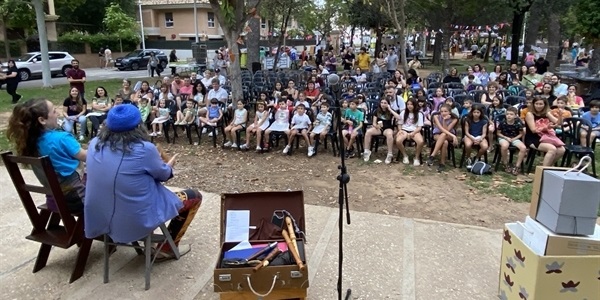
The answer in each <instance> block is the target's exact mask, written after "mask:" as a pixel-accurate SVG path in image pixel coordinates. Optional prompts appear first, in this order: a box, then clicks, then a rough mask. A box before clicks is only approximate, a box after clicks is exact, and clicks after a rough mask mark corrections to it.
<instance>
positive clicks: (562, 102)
mask: <svg viewBox="0 0 600 300" xmlns="http://www.w3.org/2000/svg"><path fill="white" fill-rule="evenodd" d="M555 102H556V108H554V109H553V110H551V111H550V113H551V114H552V115H553V116H554V117H555V118H557V119H558V120H562V121H563V122H564V120H565V119H567V118H571V117H573V115H572V114H571V111H569V110H568V109H567V108H566V106H567V96H564V95H563V96H560V97H558V98H556V100H555ZM564 130H569V127H568V126H566V127H565V126H564V125H563V126H558V127H556V128H554V131H555V132H556V134H561V133H562V132H563V131H564Z"/></svg>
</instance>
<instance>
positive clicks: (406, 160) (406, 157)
mask: <svg viewBox="0 0 600 300" xmlns="http://www.w3.org/2000/svg"><path fill="white" fill-rule="evenodd" d="M402 163H403V164H405V165H408V163H409V161H408V156H404V157H402Z"/></svg>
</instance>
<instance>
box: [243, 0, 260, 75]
mask: <svg viewBox="0 0 600 300" xmlns="http://www.w3.org/2000/svg"><path fill="white" fill-rule="evenodd" d="M257 3H258V1H257V0H250V1H248V5H249V6H250V7H254V6H256V4H257ZM248 26H250V30H251V32H248V33H247V34H246V49H247V50H248V52H247V53H248V56H247V60H246V68H248V70H252V63H255V62H260V47H259V41H260V19H259V18H251V19H250V21H248Z"/></svg>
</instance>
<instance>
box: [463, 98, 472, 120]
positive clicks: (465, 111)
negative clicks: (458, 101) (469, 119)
mask: <svg viewBox="0 0 600 300" xmlns="http://www.w3.org/2000/svg"><path fill="white" fill-rule="evenodd" d="M472 107H473V99H465V102H464V103H463V106H462V111H461V112H460V118H461V119H462V118H463V117H465V116H467V115H468V114H469V113H470V112H471V108H472Z"/></svg>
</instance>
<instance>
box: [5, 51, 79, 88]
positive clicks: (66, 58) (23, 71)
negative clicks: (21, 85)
mask: <svg viewBox="0 0 600 300" xmlns="http://www.w3.org/2000/svg"><path fill="white" fill-rule="evenodd" d="M48 56H49V58H50V72H51V74H52V76H55V75H63V76H66V73H67V70H69V69H70V68H71V61H72V60H73V59H75V58H74V57H73V56H71V54H69V53H68V52H60V51H50V52H48ZM15 64H16V65H17V69H18V70H19V77H20V78H21V81H26V80H29V79H31V77H34V76H42V53H41V52H29V53H27V54H24V55H23V56H21V57H19V58H17V59H15ZM7 70H8V63H3V64H2V71H3V72H6V71H7Z"/></svg>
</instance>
